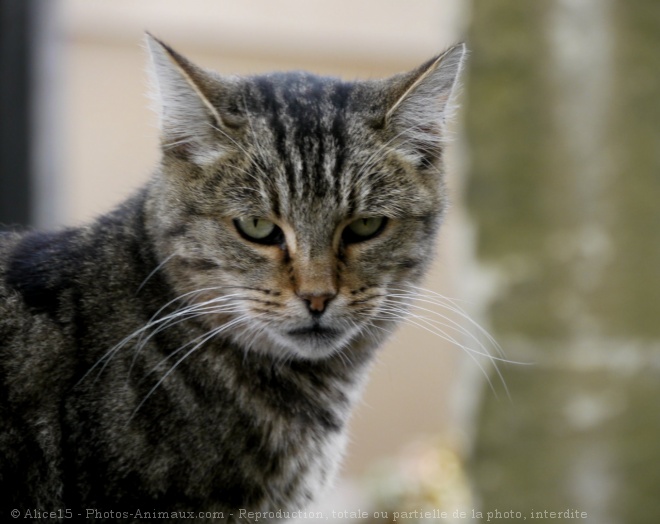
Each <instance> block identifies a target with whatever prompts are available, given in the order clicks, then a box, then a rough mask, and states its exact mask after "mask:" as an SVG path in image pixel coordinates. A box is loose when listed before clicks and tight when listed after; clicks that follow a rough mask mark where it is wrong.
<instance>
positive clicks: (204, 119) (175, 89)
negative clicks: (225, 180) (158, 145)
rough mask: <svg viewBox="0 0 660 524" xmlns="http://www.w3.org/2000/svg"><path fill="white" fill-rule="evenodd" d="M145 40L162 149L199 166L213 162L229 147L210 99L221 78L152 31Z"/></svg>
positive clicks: (220, 120)
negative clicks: (226, 144)
mask: <svg viewBox="0 0 660 524" xmlns="http://www.w3.org/2000/svg"><path fill="white" fill-rule="evenodd" d="M145 42H146V47H147V50H148V52H149V58H150V60H149V78H150V84H151V98H152V100H153V102H154V106H155V109H156V113H157V114H158V117H159V127H160V130H161V139H162V147H163V150H164V151H168V150H171V151H175V152H176V153H177V154H178V155H179V156H183V157H185V158H186V159H187V160H190V161H191V162H193V163H196V164H200V165H202V164H207V163H211V162H213V161H214V160H216V159H217V158H218V157H219V156H221V155H222V154H223V152H225V150H226V148H225V147H224V146H223V144H222V142H221V141H219V140H218V138H217V135H218V133H219V132H220V133H222V132H223V130H222V119H221V118H220V115H219V114H218V110H217V109H216V108H215V107H214V105H213V104H212V103H211V102H210V101H209V97H210V95H211V90H212V88H213V86H214V83H217V82H218V81H217V80H216V79H214V78H213V76H212V74H211V73H209V72H207V71H204V70H203V69H201V68H199V67H197V66H196V65H194V64H193V63H192V62H190V61H189V60H188V59H186V58H185V57H183V56H182V55H180V54H179V53H177V52H176V51H175V50H174V49H172V48H171V47H169V46H168V45H167V44H165V43H163V42H162V41H160V40H158V39H157V38H155V37H154V36H153V35H151V34H150V33H146V36H145Z"/></svg>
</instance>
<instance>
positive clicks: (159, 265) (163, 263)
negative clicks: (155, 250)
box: [135, 253, 177, 296]
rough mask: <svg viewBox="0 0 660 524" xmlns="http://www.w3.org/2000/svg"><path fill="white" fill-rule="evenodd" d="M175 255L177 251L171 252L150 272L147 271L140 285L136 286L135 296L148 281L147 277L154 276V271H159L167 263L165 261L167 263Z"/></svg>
mask: <svg viewBox="0 0 660 524" xmlns="http://www.w3.org/2000/svg"><path fill="white" fill-rule="evenodd" d="M175 256H177V253H172V254H171V255H170V256H168V257H167V258H165V260H163V261H162V262H161V263H160V264H158V265H157V266H156V268H155V269H154V270H153V271H152V272H151V273H149V274H148V275H147V278H145V279H144V280H143V281H142V284H140V285H139V286H138V288H137V291H136V292H135V295H136V296H137V295H138V294H139V293H140V291H142V288H143V287H144V285H145V284H146V283H147V282H148V281H149V279H150V278H151V277H153V276H154V275H155V274H156V273H157V272H158V271H159V270H160V269H161V268H162V267H163V266H164V265H165V264H167V263H168V262H169V261H170V260H172V258H174V257H175Z"/></svg>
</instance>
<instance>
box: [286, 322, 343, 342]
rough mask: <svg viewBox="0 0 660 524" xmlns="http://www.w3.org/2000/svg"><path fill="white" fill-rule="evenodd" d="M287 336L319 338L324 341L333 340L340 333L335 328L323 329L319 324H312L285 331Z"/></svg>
mask: <svg viewBox="0 0 660 524" xmlns="http://www.w3.org/2000/svg"><path fill="white" fill-rule="evenodd" d="M287 334H288V335H290V336H292V337H310V336H314V337H320V338H324V339H333V338H336V337H338V336H339V335H341V334H342V331H340V330H339V329H335V328H330V327H324V326H321V325H320V324H313V325H311V326H307V327H303V328H297V329H291V330H289V331H287Z"/></svg>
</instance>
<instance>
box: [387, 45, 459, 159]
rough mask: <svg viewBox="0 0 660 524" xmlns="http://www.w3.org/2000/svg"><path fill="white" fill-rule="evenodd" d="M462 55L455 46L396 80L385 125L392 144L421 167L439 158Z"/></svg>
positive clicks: (457, 46) (452, 106) (450, 112)
mask: <svg viewBox="0 0 660 524" xmlns="http://www.w3.org/2000/svg"><path fill="white" fill-rule="evenodd" d="M465 55H466V49H465V44H458V45H456V46H454V47H452V48H450V49H448V50H447V51H445V52H444V53H443V54H441V55H439V56H437V57H435V58H434V59H432V60H430V61H428V62H426V63H425V64H423V65H422V66H421V67H419V68H417V69H416V70H414V71H412V72H410V73H408V74H406V75H403V76H402V77H395V79H396V81H395V82H394V83H393V85H392V87H391V89H392V91H393V92H391V93H390V94H391V96H392V100H393V102H392V103H391V104H390V106H389V110H388V111H387V114H386V116H385V125H386V126H387V127H388V128H389V129H390V131H391V133H392V135H393V143H394V144H396V145H397V146H398V147H399V149H400V150H402V151H403V152H404V153H405V154H407V156H410V157H412V159H413V161H415V162H416V163H418V164H420V165H433V164H435V163H436V161H437V159H438V158H439V157H440V154H441V146H442V144H443V142H444V140H445V139H446V129H445V127H446V123H447V121H448V120H450V119H451V117H452V113H453V110H454V109H455V106H454V104H453V99H454V96H455V93H456V86H457V84H458V78H459V76H460V73H461V70H462V68H463V63H464V60H465Z"/></svg>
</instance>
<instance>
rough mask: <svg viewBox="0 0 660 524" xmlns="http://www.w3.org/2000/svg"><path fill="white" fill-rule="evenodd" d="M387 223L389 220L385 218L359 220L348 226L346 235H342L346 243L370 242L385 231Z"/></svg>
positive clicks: (345, 231)
mask: <svg viewBox="0 0 660 524" xmlns="http://www.w3.org/2000/svg"><path fill="white" fill-rule="evenodd" d="M386 222H387V219H386V218H385V217H367V218H358V219H357V220H354V221H353V222H351V223H350V224H348V226H346V229H344V233H343V234H342V237H343V239H344V242H347V243H355V242H362V241H363V240H369V239H370V238H373V237H375V236H376V235H378V234H379V233H380V232H381V231H382V230H383V228H384V227H385V223H386Z"/></svg>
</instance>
